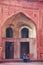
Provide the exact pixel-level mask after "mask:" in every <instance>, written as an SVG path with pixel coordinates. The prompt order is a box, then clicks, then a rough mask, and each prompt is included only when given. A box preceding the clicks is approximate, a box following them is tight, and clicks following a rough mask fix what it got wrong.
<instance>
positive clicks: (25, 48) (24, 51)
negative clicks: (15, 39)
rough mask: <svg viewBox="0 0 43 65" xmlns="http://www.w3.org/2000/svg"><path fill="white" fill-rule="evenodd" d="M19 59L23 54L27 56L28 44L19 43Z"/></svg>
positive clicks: (28, 51)
mask: <svg viewBox="0 0 43 65" xmlns="http://www.w3.org/2000/svg"><path fill="white" fill-rule="evenodd" d="M20 48H21V50H20V58H21V57H22V56H23V55H24V53H25V54H29V53H30V50H29V42H21V43H20Z"/></svg>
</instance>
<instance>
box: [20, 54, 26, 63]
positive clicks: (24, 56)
mask: <svg viewBox="0 0 43 65" xmlns="http://www.w3.org/2000/svg"><path fill="white" fill-rule="evenodd" d="M21 58H22V59H23V60H24V62H27V57H26V55H25V54H24V55H23V56H22V57H21Z"/></svg>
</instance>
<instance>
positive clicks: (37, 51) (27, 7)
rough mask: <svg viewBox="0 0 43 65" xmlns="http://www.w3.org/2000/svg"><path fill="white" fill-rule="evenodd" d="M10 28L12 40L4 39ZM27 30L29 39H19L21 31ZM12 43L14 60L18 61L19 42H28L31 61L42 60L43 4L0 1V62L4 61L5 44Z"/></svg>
mask: <svg viewBox="0 0 43 65" xmlns="http://www.w3.org/2000/svg"><path fill="white" fill-rule="evenodd" d="M8 27H11V28H12V30H13V38H6V29H7V28H8ZM23 28H27V29H28V30H29V38H21V30H22V29H23ZM6 41H7V42H8V41H9V42H14V59H16V58H19V59H20V49H21V48H20V42H29V44H30V54H32V53H33V54H34V55H33V57H32V59H34V60H43V4H42V3H41V2H27V1H25V0H24V1H23V0H22V1H21V2H19V1H16V0H15V1H14V0H9V1H8V0H4V1H0V61H1V60H3V59H5V42H6Z"/></svg>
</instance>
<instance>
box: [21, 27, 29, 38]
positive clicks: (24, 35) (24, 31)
mask: <svg viewBox="0 0 43 65" xmlns="http://www.w3.org/2000/svg"><path fill="white" fill-rule="evenodd" d="M21 37H22V38H28V37H29V30H28V29H27V28H23V29H22V30H21Z"/></svg>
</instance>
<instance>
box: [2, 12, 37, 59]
mask: <svg viewBox="0 0 43 65" xmlns="http://www.w3.org/2000/svg"><path fill="white" fill-rule="evenodd" d="M9 27H11V28H9ZM5 33H6V36H5ZM2 37H6V39H5V40H7V41H8V42H9V41H10V42H12V43H13V42H14V45H15V46H14V47H15V48H14V50H15V51H14V58H20V54H21V51H23V49H24V48H25V49H24V51H23V54H24V52H25V53H30V54H34V56H33V58H35V59H37V43H36V25H35V23H34V22H33V21H32V20H31V19H30V18H29V17H27V16H26V15H25V14H23V13H21V12H20V13H18V14H15V15H13V16H12V17H10V18H9V19H8V20H6V22H5V23H4V25H3V26H2ZM7 37H8V39H7ZM10 37H11V39H9V38H10ZM4 43H6V42H5V41H4ZM9 44H10V43H9ZM27 46H28V48H27ZM25 50H26V51H25ZM16 54H17V55H16ZM21 55H22V54H21Z"/></svg>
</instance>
